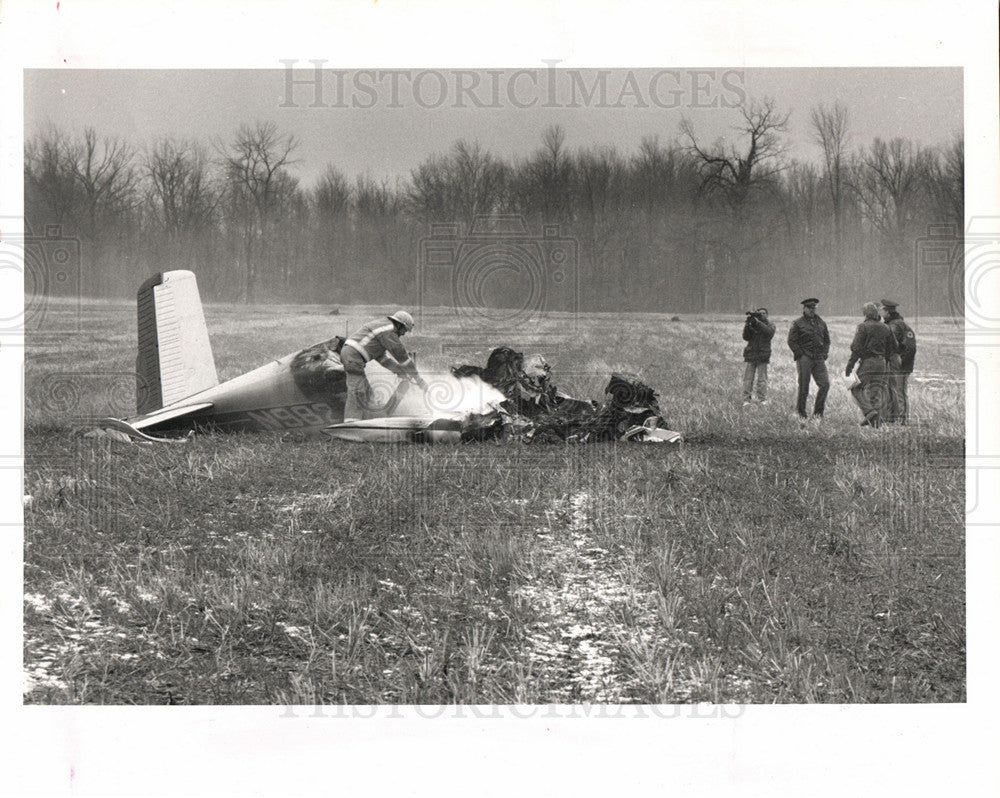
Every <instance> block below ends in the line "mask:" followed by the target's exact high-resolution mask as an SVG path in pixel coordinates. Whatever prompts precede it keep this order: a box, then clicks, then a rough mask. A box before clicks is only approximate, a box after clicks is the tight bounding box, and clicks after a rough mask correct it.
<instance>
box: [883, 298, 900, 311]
mask: <svg viewBox="0 0 1000 798" xmlns="http://www.w3.org/2000/svg"><path fill="white" fill-rule="evenodd" d="M879 301H880V302H881V303H882V307H884V308H888V309H889V310H895V309H896V308H898V307H899V303H898V302H893V301H892V300H891V299H880V300H879Z"/></svg>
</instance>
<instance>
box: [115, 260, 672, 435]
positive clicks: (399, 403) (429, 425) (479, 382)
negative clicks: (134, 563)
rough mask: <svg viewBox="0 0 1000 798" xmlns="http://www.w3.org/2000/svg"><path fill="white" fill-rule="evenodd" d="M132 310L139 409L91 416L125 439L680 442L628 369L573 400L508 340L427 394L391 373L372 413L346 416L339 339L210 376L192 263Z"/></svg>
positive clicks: (147, 289)
mask: <svg viewBox="0 0 1000 798" xmlns="http://www.w3.org/2000/svg"><path fill="white" fill-rule="evenodd" d="M137 316H138V356H137V358H136V413H137V415H136V416H134V417H132V418H127V419H116V418H108V419H104V420H103V421H102V422H101V423H100V427H101V429H102V430H103V431H104V432H105V433H106V434H108V435H111V436H114V437H117V438H119V439H123V440H133V441H156V442H184V441H186V440H189V439H190V437H191V435H192V434H193V433H194V432H195V431H223V432H266V431H275V430H287V431H295V432H298V433H300V434H304V435H313V436H317V435H319V436H327V437H329V438H332V439H339V440H350V441H374V442H427V443H457V442H459V441H463V440H485V439H489V438H506V439H510V438H516V439H518V440H522V441H569V442H581V443H582V442H590V441H597V440H614V439H621V440H634V441H640V440H645V441H657V442H677V441H679V440H680V434H679V433H677V432H673V431H671V430H668V429H666V424H665V423H664V421H663V418H662V415H661V413H660V409H659V405H658V403H657V399H656V394H655V392H653V390H652V389H651V388H649V387H648V386H646V385H644V384H643V383H642V382H640V381H639V380H638V379H636V378H633V377H631V376H629V375H622V374H613V375H612V376H611V380H610V382H609V383H608V386H607V388H606V397H605V401H604V402H603V403H602V404H598V403H596V402H593V401H590V400H581V399H574V398H572V397H569V396H567V395H565V394H564V393H562V392H561V391H559V390H558V389H556V388H555V386H554V385H553V384H552V383H551V379H550V373H549V367H548V365H547V364H546V363H545V361H544V360H543V359H542V358H541V357H538V356H535V357H533V358H529V359H528V360H527V361H525V360H524V358H523V356H522V355H521V354H520V353H518V352H515V351H513V350H511V349H508V348H506V347H499V348H497V349H495V350H494V351H493V352H492V353H491V354H490V358H489V360H488V361H487V363H486V366H485V367H482V368H481V367H478V366H473V365H463V366H458V367H456V368H453V369H451V373H450V374H449V375H441V376H440V378H439V379H437V380H434V379H431V380H430V388H429V389H428V391H427V392H426V394H425V395H417V394H418V392H416V391H411V390H410V383H408V382H406V381H401V382H399V384H398V385H397V386H396V389H395V391H394V392H393V393H392V395H391V396H390V397H389V398H388V399H387V401H386V402H385V404H384V405H383V406H382V407H380V408H379V409H378V410H377V411H376V412H375V413H373V414H372V415H375V416H377V417H376V418H367V419H364V420H362V421H350V422H346V423H345V422H344V404H345V400H346V398H347V383H346V379H345V376H344V368H343V364H342V363H341V361H340V348H341V347H342V346H343V343H344V339H343V338H340V337H335V338H331V339H330V340H328V341H323V342H321V343H318V344H314V345H313V346H309V347H307V348H305V349H302V350H300V351H298V352H294V353H292V354H290V355H287V356H285V357H283V358H281V359H279V360H275V361H273V362H271V363H268V364H266V365H264V366H261V367H260V368H257V369H254V370H253V371H250V372H248V373H246V374H243V375H242V376H239V377H236V378H234V379H232V380H228V381H227V382H223V383H220V382H219V379H218V375H217V372H216V368H215V360H214V358H213V355H212V347H211V344H210V342H209V338H208V328H207V325H206V323H205V316H204V312H203V311H202V306H201V299H200V296H199V294H198V285H197V281H196V278H195V275H194V274H193V273H192V272H189V271H170V272H163V273H162V274H158V275H156V276H155V277H153V278H151V279H149V280H147V281H146V282H145V283H143V285H142V286H141V287H140V288H139V292H138V297H137Z"/></svg>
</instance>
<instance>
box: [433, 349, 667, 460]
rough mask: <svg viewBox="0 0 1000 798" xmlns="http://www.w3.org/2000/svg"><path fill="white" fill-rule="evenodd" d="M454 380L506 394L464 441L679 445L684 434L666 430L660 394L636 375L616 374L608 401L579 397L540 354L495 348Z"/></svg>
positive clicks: (475, 423)
mask: <svg viewBox="0 0 1000 798" xmlns="http://www.w3.org/2000/svg"><path fill="white" fill-rule="evenodd" d="M451 373H452V374H453V375H454V376H455V377H459V378H465V377H478V378H480V379H481V380H483V381H484V382H486V383H487V384H489V385H491V386H493V387H494V388H496V389H497V390H499V391H500V392H501V393H502V394H503V395H504V400H503V401H502V402H500V403H499V404H498V405H496V409H495V412H494V413H492V414H489V415H485V414H484V415H480V416H479V417H478V418H475V416H473V417H472V418H470V420H469V422H468V423H467V424H466V427H465V428H464V429H463V433H462V440H484V439H489V438H498V437H499V438H516V439H518V440H521V441H526V442H527V441H530V442H544V443H549V442H560V441H565V442H568V443H590V442H595V441H610V440H632V441H657V442H670V443H677V442H679V441H680V439H681V436H680V433H678V432H674V431H672V430H668V429H666V424H665V423H664V421H663V416H662V413H661V412H660V405H659V402H658V401H657V394H656V392H655V391H654V390H653V389H652V388H650V387H649V386H648V385H646V384H644V383H643V382H641V381H640V380H639V379H638V378H637V377H633V376H631V375H626V374H612V375H611V378H610V380H609V382H608V384H607V386H606V387H605V389H604V394H605V399H604V401H603V403H601V404H598V403H597V402H595V401H593V400H590V399H576V398H573V397H571V396H568V395H566V394H565V393H563V392H562V391H560V390H559V389H558V388H556V386H555V385H554V384H553V382H552V380H551V370H550V367H549V365H548V363H546V362H545V360H544V359H543V358H542V357H541V356H539V355H535V356H534V357H531V358H529V359H528V360H527V361H525V360H524V356H523V355H522V354H521V353H520V352H515V351H514V350H513V349H510V348H508V347H505V346H502V347H498V348H497V349H494V350H493V351H492V352H491V353H490V356H489V359H488V360H487V361H486V366H485V367H484V368H480V367H478V366H457V367H455V368H453V369H452V370H451Z"/></svg>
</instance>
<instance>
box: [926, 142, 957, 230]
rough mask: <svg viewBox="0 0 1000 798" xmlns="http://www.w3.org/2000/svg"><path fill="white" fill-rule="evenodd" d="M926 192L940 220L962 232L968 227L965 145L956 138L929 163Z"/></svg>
mask: <svg viewBox="0 0 1000 798" xmlns="http://www.w3.org/2000/svg"><path fill="white" fill-rule="evenodd" d="M926 167H927V171H926V174H925V175H924V182H925V184H926V191H927V193H928V194H929V196H930V199H931V201H932V202H933V205H934V212H935V215H936V217H937V219H936V221H940V222H944V223H946V224H950V225H952V226H953V227H954V228H955V231H956V232H958V233H960V232H961V231H962V228H963V226H964V224H965V142H964V141H963V139H962V138H961V137H957V138H955V139H954V140H953V141H952V142H951V144H950V145H948V146H947V147H944V148H942V149H941V150H938V151H935V152H934V153H933V155H932V157H929V158H927V160H926Z"/></svg>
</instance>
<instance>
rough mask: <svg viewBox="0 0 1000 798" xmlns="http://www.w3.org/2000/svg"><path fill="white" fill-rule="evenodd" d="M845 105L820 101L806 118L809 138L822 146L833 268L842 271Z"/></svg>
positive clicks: (845, 140) (838, 271)
mask: <svg viewBox="0 0 1000 798" xmlns="http://www.w3.org/2000/svg"><path fill="white" fill-rule="evenodd" d="M847 120H848V115H847V106H845V105H842V104H841V103H834V105H833V107H832V108H827V107H826V106H824V105H822V104H820V105H818V106H816V107H815V108H813V109H812V112H811V114H810V121H811V122H812V126H813V131H812V132H813V139H814V140H815V141H816V143H817V144H819V145H820V147H822V148H823V164H824V167H825V171H824V175H825V177H826V184H827V190H828V191H829V194H830V203H831V205H832V206H833V247H834V268H835V270H836V273H837V274H838V275H840V274H842V272H843V267H844V259H843V229H844V183H845V178H846V173H847V164H846V147H847V135H848V132H847V131H848V124H847Z"/></svg>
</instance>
